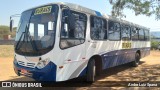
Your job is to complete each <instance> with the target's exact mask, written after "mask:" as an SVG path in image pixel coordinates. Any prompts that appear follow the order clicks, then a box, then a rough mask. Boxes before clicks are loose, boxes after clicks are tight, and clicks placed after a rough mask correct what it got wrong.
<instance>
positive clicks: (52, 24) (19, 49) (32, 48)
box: [15, 5, 58, 56]
mask: <svg viewBox="0 0 160 90" xmlns="http://www.w3.org/2000/svg"><path fill="white" fill-rule="evenodd" d="M57 14H58V6H57V5H52V6H51V5H48V6H43V7H39V8H35V9H32V10H28V11H25V12H23V13H22V16H21V19H20V22H19V26H18V29H17V34H16V39H15V41H16V43H15V52H16V53H18V54H21V55H26V56H33V55H42V54H45V53H47V52H49V51H50V50H52V48H53V46H54V42H55V31H56V30H55V29H56V22H57Z"/></svg>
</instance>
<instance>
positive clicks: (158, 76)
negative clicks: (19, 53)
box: [0, 51, 160, 89]
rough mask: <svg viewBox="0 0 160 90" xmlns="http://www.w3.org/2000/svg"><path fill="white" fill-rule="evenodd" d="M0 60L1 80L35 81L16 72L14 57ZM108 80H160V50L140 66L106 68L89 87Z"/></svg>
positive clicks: (102, 84)
mask: <svg viewBox="0 0 160 90" xmlns="http://www.w3.org/2000/svg"><path fill="white" fill-rule="evenodd" d="M0 61H1V63H0V81H34V80H33V79H31V78H28V77H23V76H17V75H16V74H15V73H14V70H13V57H9V58H1V57H0ZM106 81H108V82H111V81H160V51H151V54H150V55H149V56H147V57H145V58H143V59H141V62H140V65H139V66H138V67H131V66H130V65H129V64H125V65H121V66H117V67H113V68H110V69H107V70H105V71H104V72H103V73H102V74H101V75H100V76H97V77H96V82H94V83H93V84H91V85H89V87H90V86H93V87H96V86H102V87H103V86H106V83H104V82H106ZM109 84H112V83H109ZM107 85H108V83H107ZM85 87H87V86H85ZM116 88H117V87H116ZM83 89H85V88H83Z"/></svg>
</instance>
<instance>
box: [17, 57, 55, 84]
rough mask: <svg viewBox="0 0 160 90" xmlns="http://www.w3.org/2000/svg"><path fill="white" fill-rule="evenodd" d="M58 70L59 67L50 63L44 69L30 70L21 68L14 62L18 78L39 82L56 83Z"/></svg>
mask: <svg viewBox="0 0 160 90" xmlns="http://www.w3.org/2000/svg"><path fill="white" fill-rule="evenodd" d="M56 68H57V66H56V65H55V64H54V63H52V62H49V63H48V65H47V66H45V67H44V68H43V69H38V68H28V67H24V66H20V65H19V64H18V63H17V62H15V60H14V71H15V73H16V74H17V75H18V76H20V75H23V76H27V77H31V78H33V79H35V80H37V81H56Z"/></svg>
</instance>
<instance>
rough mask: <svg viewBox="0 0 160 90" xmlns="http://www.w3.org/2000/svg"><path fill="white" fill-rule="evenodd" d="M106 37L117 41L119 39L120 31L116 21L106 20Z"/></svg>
mask: <svg viewBox="0 0 160 90" xmlns="http://www.w3.org/2000/svg"><path fill="white" fill-rule="evenodd" d="M108 25H109V26H108V39H109V40H111V41H117V40H120V39H121V37H120V36H121V35H120V31H121V25H120V23H118V22H114V21H109V22H108Z"/></svg>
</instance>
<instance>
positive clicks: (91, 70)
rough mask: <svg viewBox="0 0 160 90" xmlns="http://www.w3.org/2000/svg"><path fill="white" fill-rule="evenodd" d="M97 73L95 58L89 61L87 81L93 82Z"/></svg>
mask: <svg viewBox="0 0 160 90" xmlns="http://www.w3.org/2000/svg"><path fill="white" fill-rule="evenodd" d="M95 73H96V66H95V60H94V59H91V60H90V61H89V62H88V67H87V76H86V81H87V82H89V83H93V82H94V80H95Z"/></svg>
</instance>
